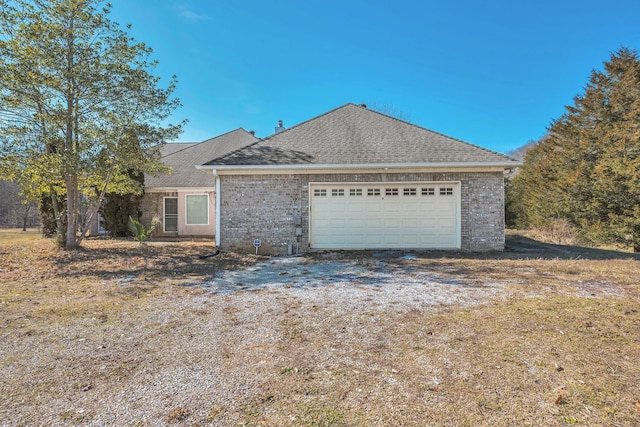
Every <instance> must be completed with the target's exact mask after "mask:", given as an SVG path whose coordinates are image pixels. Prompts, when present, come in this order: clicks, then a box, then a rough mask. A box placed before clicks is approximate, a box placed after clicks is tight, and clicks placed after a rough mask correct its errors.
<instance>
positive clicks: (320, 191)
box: [313, 188, 327, 197]
mask: <svg viewBox="0 0 640 427" xmlns="http://www.w3.org/2000/svg"><path fill="white" fill-rule="evenodd" d="M326 195H327V190H325V189H324V188H316V189H315V190H313V196H314V197H324V196H326Z"/></svg>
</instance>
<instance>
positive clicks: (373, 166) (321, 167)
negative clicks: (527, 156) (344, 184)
mask: <svg viewBox="0 0 640 427" xmlns="http://www.w3.org/2000/svg"><path fill="white" fill-rule="evenodd" d="M522 164H523V163H522V162H519V161H511V162H465V163H462V162H448V163H442V162H440V163H358V164H312V165H309V164H302V165H199V166H196V169H199V170H203V171H207V172H210V173H212V174H213V175H224V174H225V172H227V173H229V172H239V173H249V172H252V173H260V172H262V173H274V172H284V171H291V172H296V173H319V172H324V173H343V172H344V171H345V170H355V169H357V170H358V172H389V171H398V170H407V169H418V170H420V171H424V169H434V170H438V171H439V170H442V169H447V170H451V169H461V170H479V171H482V170H484V171H486V170H504V169H511V168H515V167H518V166H522Z"/></svg>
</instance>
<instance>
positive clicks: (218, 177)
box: [212, 169, 221, 248]
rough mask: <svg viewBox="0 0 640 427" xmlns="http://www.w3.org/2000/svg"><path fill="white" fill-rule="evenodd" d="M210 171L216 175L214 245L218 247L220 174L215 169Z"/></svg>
mask: <svg viewBox="0 0 640 427" xmlns="http://www.w3.org/2000/svg"><path fill="white" fill-rule="evenodd" d="M212 172H213V175H214V176H215V177H216V247H217V248H220V228H221V227H220V216H221V215H220V176H218V173H217V171H216V170H215V169H214V170H213V171H212Z"/></svg>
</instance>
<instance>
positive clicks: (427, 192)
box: [422, 188, 436, 196]
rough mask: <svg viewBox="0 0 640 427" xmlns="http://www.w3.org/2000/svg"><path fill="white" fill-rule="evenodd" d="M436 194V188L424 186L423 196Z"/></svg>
mask: <svg viewBox="0 0 640 427" xmlns="http://www.w3.org/2000/svg"><path fill="white" fill-rule="evenodd" d="M435 194H436V190H435V188H423V189H422V195H423V196H433V195H435Z"/></svg>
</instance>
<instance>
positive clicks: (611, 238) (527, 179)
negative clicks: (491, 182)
mask: <svg viewBox="0 0 640 427" xmlns="http://www.w3.org/2000/svg"><path fill="white" fill-rule="evenodd" d="M506 208H507V209H506V215H507V224H508V225H511V226H516V227H539V228H545V227H551V226H553V224H554V223H556V222H558V221H563V222H566V223H568V224H570V225H571V226H572V227H574V228H575V230H576V232H577V234H578V235H579V237H580V238H581V239H582V240H583V241H585V242H588V243H593V244H619V245H625V246H629V247H632V248H633V249H634V251H636V252H639V251H640V58H639V57H638V54H637V52H636V51H634V50H632V49H629V48H626V47H623V48H620V49H618V50H616V51H615V52H613V53H612V54H611V56H610V59H609V60H608V61H607V62H605V63H604V67H603V69H602V70H593V71H592V72H591V75H590V78H589V81H588V82H587V84H586V86H585V88H584V92H583V93H581V94H579V95H577V96H576V97H575V98H574V100H573V104H572V105H570V106H567V107H566V108H565V112H564V114H563V115H562V116H561V117H560V118H558V119H556V120H554V121H552V123H551V124H550V125H549V127H548V130H547V133H546V135H545V136H544V137H542V138H541V139H540V140H539V141H537V143H535V144H531V145H530V146H529V147H528V150H526V154H525V156H524V166H522V168H520V170H519V171H518V173H517V175H516V176H515V177H512V178H511V179H508V180H507V183H506Z"/></svg>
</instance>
